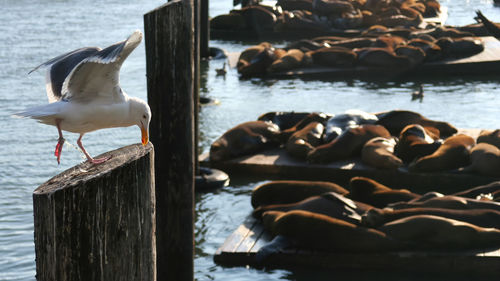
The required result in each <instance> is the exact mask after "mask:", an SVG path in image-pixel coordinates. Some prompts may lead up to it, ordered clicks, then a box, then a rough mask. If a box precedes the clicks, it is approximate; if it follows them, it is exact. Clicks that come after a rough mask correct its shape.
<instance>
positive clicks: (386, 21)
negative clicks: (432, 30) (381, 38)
mask: <svg viewBox="0 0 500 281" xmlns="http://www.w3.org/2000/svg"><path fill="white" fill-rule="evenodd" d="M422 21H423V18H422V15H420V14H417V15H416V16H415V17H413V18H410V17H407V16H405V15H394V16H390V17H384V18H380V20H379V21H378V24H381V25H384V26H387V27H397V26H405V27H417V26H419V25H420V24H421V23H422Z"/></svg>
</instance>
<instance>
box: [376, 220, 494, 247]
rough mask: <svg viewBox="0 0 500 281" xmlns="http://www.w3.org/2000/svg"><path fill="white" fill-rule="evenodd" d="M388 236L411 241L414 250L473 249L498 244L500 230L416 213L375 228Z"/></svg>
mask: <svg viewBox="0 0 500 281" xmlns="http://www.w3.org/2000/svg"><path fill="white" fill-rule="evenodd" d="M378 230H379V231H381V232H383V233H385V234H386V235H387V236H388V237H391V238H394V239H397V240H399V241H412V242H414V243H415V244H417V245H418V249H432V250H447V251H448V250H453V251H460V250H473V249H484V248H498V247H500V230H498V229H495V228H483V227H479V226H476V225H473V224H470V223H466V222H462V221H458V220H453V219H447V218H443V217H439V216H431V215H416V216H411V217H406V218H402V219H399V220H395V221H391V222H389V223H386V224H384V225H383V226H381V227H379V228H378Z"/></svg>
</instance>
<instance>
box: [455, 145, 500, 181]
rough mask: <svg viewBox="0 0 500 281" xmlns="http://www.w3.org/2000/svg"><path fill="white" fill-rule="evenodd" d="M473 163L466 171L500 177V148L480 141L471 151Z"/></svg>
mask: <svg viewBox="0 0 500 281" xmlns="http://www.w3.org/2000/svg"><path fill="white" fill-rule="evenodd" d="M470 162H471V164H470V165H469V166H467V167H465V168H464V169H463V171H464V172H476V173H479V174H481V175H484V176H490V177H500V149H498V147H496V146H494V145H491V144H489V143H484V142H483V143H478V144H477V145H476V146H474V147H473V148H472V149H471V151H470Z"/></svg>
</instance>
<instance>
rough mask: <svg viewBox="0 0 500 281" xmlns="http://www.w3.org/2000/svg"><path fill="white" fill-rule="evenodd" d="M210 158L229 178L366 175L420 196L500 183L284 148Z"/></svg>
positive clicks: (344, 179)
mask: <svg viewBox="0 0 500 281" xmlns="http://www.w3.org/2000/svg"><path fill="white" fill-rule="evenodd" d="M459 132H460V133H465V134H468V135H470V136H472V137H474V138H477V136H478V135H479V132H480V129H461V130H459ZM208 158H209V157H208V154H203V155H201V157H200V164H201V165H204V166H210V167H212V168H216V169H220V170H222V171H224V172H226V173H228V174H229V175H230V176H231V175H245V176H252V177H255V178H260V179H295V180H322V181H333V182H336V183H339V184H343V185H347V184H348V182H349V180H350V179H351V178H352V177H355V176H364V177H369V178H372V179H374V180H376V181H379V182H381V183H383V184H385V185H387V186H389V187H391V188H406V189H410V190H411V191H413V192H415V193H420V194H423V193H425V192H428V191H438V192H442V193H454V192H457V191H460V190H464V189H467V188H471V187H475V186H479V185H484V184H488V183H491V182H494V181H499V180H500V178H493V177H486V176H482V175H479V174H466V173H452V172H436V173H412V172H409V171H408V169H407V168H406V167H402V168H399V169H398V170H381V169H376V168H373V167H371V166H367V165H365V164H364V163H362V162H361V159H360V158H353V159H348V160H342V161H336V162H332V163H329V164H310V163H307V162H305V161H300V160H297V159H295V158H293V157H291V156H290V155H288V154H287V152H286V151H285V150H284V149H282V148H274V149H270V150H266V151H263V152H260V153H257V154H254V155H247V156H241V157H238V158H235V159H232V160H228V161H222V162H210V161H209V159H208Z"/></svg>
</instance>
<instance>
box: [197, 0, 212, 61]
mask: <svg viewBox="0 0 500 281" xmlns="http://www.w3.org/2000/svg"><path fill="white" fill-rule="evenodd" d="M198 1H199V2H200V3H201V5H200V22H199V26H200V56H201V57H202V58H208V57H209V56H210V50H209V41H210V21H209V16H208V11H209V4H208V3H209V0H198Z"/></svg>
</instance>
